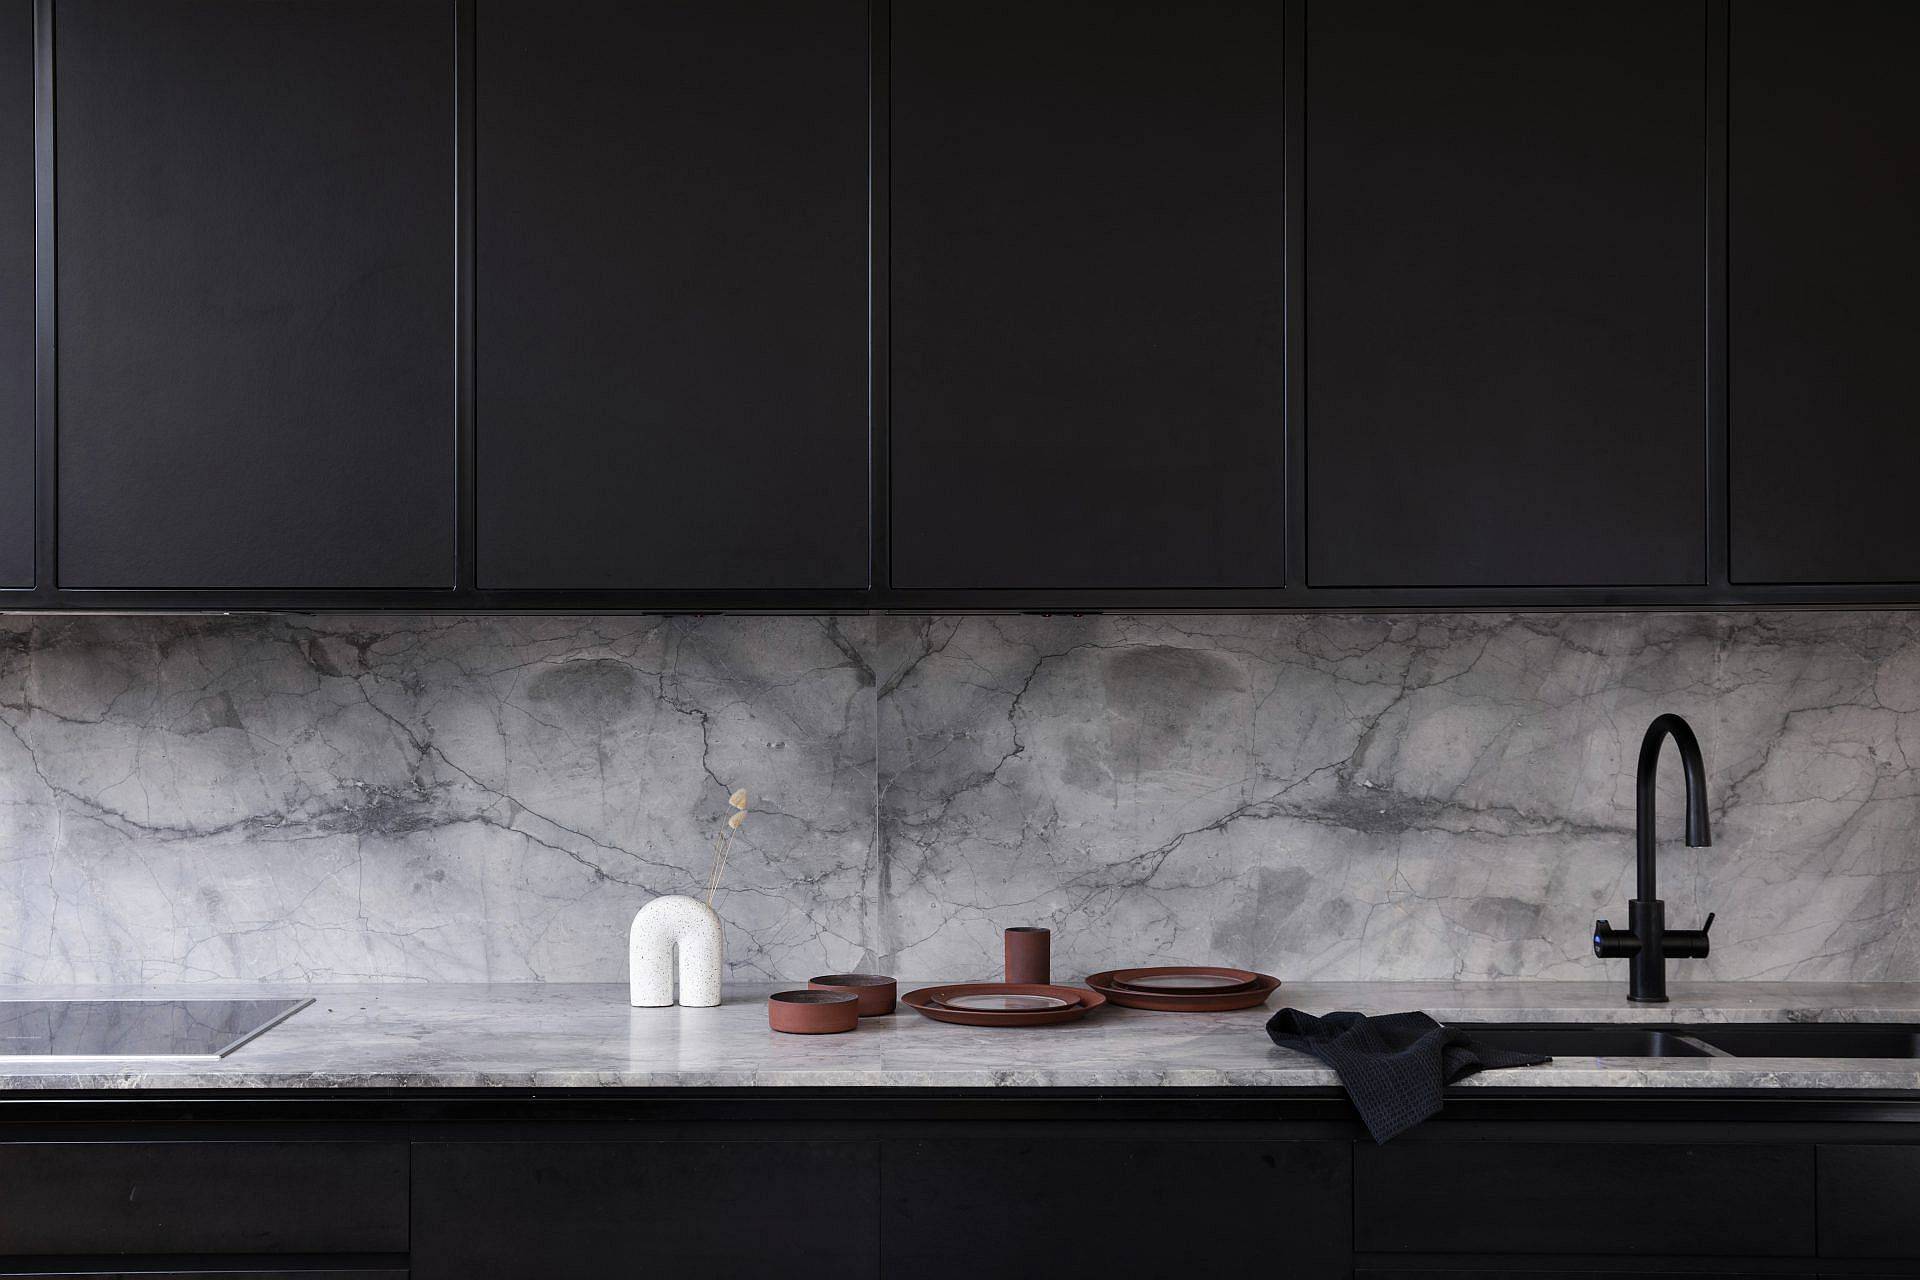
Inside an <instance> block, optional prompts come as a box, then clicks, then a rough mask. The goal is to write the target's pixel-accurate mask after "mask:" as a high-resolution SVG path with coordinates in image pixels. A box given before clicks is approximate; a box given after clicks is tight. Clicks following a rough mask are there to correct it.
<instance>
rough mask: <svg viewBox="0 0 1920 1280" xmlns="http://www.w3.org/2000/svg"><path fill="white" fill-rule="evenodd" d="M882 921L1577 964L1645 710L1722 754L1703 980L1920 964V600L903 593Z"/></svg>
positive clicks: (1060, 946)
mask: <svg viewBox="0 0 1920 1280" xmlns="http://www.w3.org/2000/svg"><path fill="white" fill-rule="evenodd" d="M877 626H878V633H877V644H878V647H879V651H880V657H879V659H878V661H877V662H876V673H877V675H878V677H879V681H880V684H879V691H880V692H879V699H878V702H879V742H878V752H879V761H880V797H881V840H882V845H881V849H880V853H879V859H878V861H879V866H880V881H881V883H882V884H883V885H884V886H885V887H886V890H887V891H886V892H885V893H884V894H882V895H879V897H878V907H879V913H880V914H879V919H878V926H879V932H878V934H877V936H875V937H874V938H872V939H870V940H869V942H868V945H869V947H870V948H871V949H873V950H875V951H876V952H878V953H879V954H880V955H881V956H883V957H884V958H885V959H884V961H883V962H884V963H888V964H890V965H891V967H892V969H893V971H895V972H902V973H922V972H939V973H969V974H986V973H991V972H992V971H993V966H994V965H995V964H996V963H997V960H996V955H997V951H998V945H999V944H998V929H999V927H1000V926H1001V925H1003V924H1009V923H1025V924H1039V925H1049V926H1052V927H1053V929H1054V930H1055V935H1056V939H1057V943H1056V957H1057V958H1059V959H1061V960H1063V961H1064V965H1063V967H1064V968H1065V969H1066V970H1067V971H1068V972H1073V973H1081V974H1084V973H1091V972H1095V971H1098V970H1101V969H1106V968H1112V967H1115V966H1118V965H1126V964H1149V963H1169V964H1182V963H1186V964H1193V963H1229V964H1236V965H1242V966H1246V967H1250V968H1255V969H1261V970H1264V971H1267V972H1272V973H1277V974H1280V975H1282V976H1283V977H1286V978H1289V979H1315V980H1319V979H1463V980H1472V979H1491V978H1506V977H1523V978H1548V979H1585V978H1599V977H1602V976H1607V975H1613V974H1616V973H1618V972H1619V971H1621V970H1622V968H1623V966H1622V965H1621V964H1620V963H1619V962H1605V961H1600V960H1597V959H1595V957H1594V956H1593V954H1592V950H1591V944H1590V938H1591V934H1592V924H1593V921H1594V919H1595V918H1596V917H1597V916H1610V917H1612V918H1613V919H1614V921H1615V923H1621V922H1622V920H1623V918H1624V916H1625V913H1626V902H1627V899H1628V898H1629V897H1631V896H1633V888H1634V871H1633V855H1632V847H1633V846H1632V840H1633V836H1632V833H1633V827H1634V786H1633V773H1634V763H1635V758H1636V756H1637V753H1638V750H1639V745H1640V738H1641V735H1642V733H1643V731H1644V730H1645V728H1646V726H1647V724H1648V722H1649V721H1650V720H1652V719H1653V717H1654V716H1655V715H1657V714H1659V713H1661V712H1666V711H1672V712H1678V713H1680V714H1682V715H1684V716H1686V717H1687V718H1688V719H1689V720H1690V721H1691V723H1692V724H1693V726H1694V728H1695V729H1696V731H1697V732H1698V734H1699V737H1700V740H1701V743H1702V745H1703V747H1704V750H1705V755H1706V761H1707V766H1708V768H1707V772H1708V786H1709V794H1710V801H1711V806H1710V812H1711V817H1712V822H1713V828H1714V831H1713V835H1714V843H1713V846H1712V847H1711V848H1708V849H1698V850H1693V849H1686V848H1684V847H1682V846H1681V843H1680V841H1679V838H1678V836H1679V831H1680V825H1679V814H1680V794H1679V788H1678V779H1679V770H1678V768H1677V766H1676V765H1675V763H1674V762H1673V760H1672V759H1671V755H1672V753H1671V752H1669V753H1668V755H1669V759H1668V760H1667V761H1666V762H1665V768H1664V770H1663V773H1662V777H1661V783H1660V790H1659V795H1660V805H1661V807H1662V813H1663V814H1664V820H1663V822H1662V824H1661V826H1660V828H1659V831H1660V833H1661V835H1662V841H1661V848H1660V857H1659V866H1660V873H1661V886H1660V887H1661V894H1662V896H1663V897H1664V898H1665V899H1666V901H1667V919H1668V920H1669V922H1671V923H1672V924H1674V925H1675V926H1677V927H1686V926H1695V925H1697V924H1698V923H1699V921H1700V920H1701V919H1702V918H1704V916H1705V915H1706V913H1707V912H1708V911H1717V912H1718V913H1719V919H1718V922H1717V924H1716V926H1715V931H1714V935H1713V952H1712V955H1711V957H1710V958H1708V959H1706V960H1704V961H1691V962H1681V963H1678V964H1676V965H1675V966H1674V968H1673V973H1674V974H1675V975H1677V976H1680V977H1685V978H1719V979H1734V978H1737V979H1801V980H1903V979H1916V978H1920V929H1916V928H1915V924H1916V921H1915V918H1914V916H1915V909H1916V903H1917V902H1920V892H1917V891H1920V838H1916V835H1915V832H1916V830H1920V773H1917V772H1916V770H1915V767H1914V766H1915V763H1916V761H1920V614H1916V613H1894V612H1880V613H1768V614H1644V613H1643V614H1603V613H1587V614H1422V615H1400V616H1393V615H1370V616H1364V617H1359V616H1348V617H1338V616H1327V615H1321V616H1312V617H1244V616H1215V617H1189V618H1179V617H1124V616H1103V617H1089V618H1078V619H1073V618H1057V617H1056V618H1036V617H964V618H885V619H880V620H879V621H878V623H877Z"/></svg>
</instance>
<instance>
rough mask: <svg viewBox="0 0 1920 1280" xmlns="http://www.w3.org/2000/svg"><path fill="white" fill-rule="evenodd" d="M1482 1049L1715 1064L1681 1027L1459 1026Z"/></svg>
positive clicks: (1583, 1025) (1607, 1025) (1709, 1052)
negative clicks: (1666, 1059) (1692, 1060)
mask: <svg viewBox="0 0 1920 1280" xmlns="http://www.w3.org/2000/svg"><path fill="white" fill-rule="evenodd" d="M1448 1025H1449V1026H1452V1027H1457V1028H1459V1029H1460V1030H1462V1031H1465V1032H1466V1033H1468V1034H1469V1035H1471V1036H1472V1037H1473V1038H1474V1039H1475V1040H1478V1041H1479V1042H1480V1043H1481V1044H1484V1045H1488V1046H1490V1047H1492V1048H1496V1049H1518V1050H1521V1051H1523V1052H1528V1053H1545V1054H1550V1055H1552V1056H1553V1057H1556V1058H1711V1057H1714V1056H1716V1055H1715V1054H1714V1052H1713V1050H1711V1049H1709V1048H1707V1046H1705V1045H1704V1044H1701V1043H1700V1042H1699V1041H1698V1040H1696V1039H1694V1038H1693V1037H1692V1036H1691V1035H1688V1034H1685V1033H1684V1031H1683V1029H1682V1028H1679V1027H1640V1026H1613V1025H1609V1024H1606V1023H1575V1022H1454V1023H1449V1024H1448Z"/></svg>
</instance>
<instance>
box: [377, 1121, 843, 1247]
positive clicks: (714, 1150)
mask: <svg viewBox="0 0 1920 1280" xmlns="http://www.w3.org/2000/svg"><path fill="white" fill-rule="evenodd" d="M879 1166H880V1153H879V1150H878V1147H877V1144H875V1143H873V1142H869V1141H861V1140H850V1141H838V1140H835V1139H830V1138H822V1139H811V1138H796V1139H791V1140H767V1141H757V1140H753V1139H737V1140H736V1139H717V1140H708V1141H698V1140H675V1139H657V1140H646V1139H640V1140H634V1141H608V1142H596V1141H583V1142H566V1141H554V1142H540V1141H532V1142H421V1143H419V1144H417V1145H416V1146H415V1147H414V1182H415V1192H414V1197H413V1221H414V1226H413V1254H412V1258H411V1263H412V1266H411V1271H412V1274H413V1277H414V1280H610V1278H611V1277H628V1276H645V1277H653V1276H671V1277H675V1278H676V1280H679V1278H682V1277H684V1278H685V1280H705V1277H709V1276H714V1277H720V1276H724V1277H735V1276H739V1277H761V1276H765V1277H768V1278H769V1280H772V1278H773V1277H778V1278H779V1280H811V1277H815V1276H819V1277H823V1278H830V1280H877V1277H878V1276H879V1275H880V1260H879V1256H878V1255H879V1230H878V1223H877V1221H876V1218H875V1213H876V1210H875V1201H876V1200H877V1199H878V1198H879V1192H880V1183H879Z"/></svg>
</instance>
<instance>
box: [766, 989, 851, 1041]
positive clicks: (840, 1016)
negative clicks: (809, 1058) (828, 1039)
mask: <svg viewBox="0 0 1920 1280" xmlns="http://www.w3.org/2000/svg"><path fill="white" fill-rule="evenodd" d="M859 1022H860V999H859V997H858V996H856V995H854V994H853V992H851V991H776V992H774V993H773V994H772V995H770V996H768V997H767V1025H768V1026H770V1027H772V1028H773V1029H774V1030H775V1031H785V1032H786V1033H788V1034H789V1035H796V1036H824V1035H831V1034H833V1033H834V1032H836V1031H851V1030H853V1029H854V1027H856V1026H857V1025H859Z"/></svg>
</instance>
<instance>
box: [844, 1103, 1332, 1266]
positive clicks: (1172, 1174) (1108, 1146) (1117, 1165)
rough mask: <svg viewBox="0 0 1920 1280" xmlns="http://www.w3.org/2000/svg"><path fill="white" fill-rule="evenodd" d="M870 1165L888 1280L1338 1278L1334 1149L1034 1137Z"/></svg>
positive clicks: (915, 1146) (914, 1151) (902, 1150)
mask: <svg viewBox="0 0 1920 1280" xmlns="http://www.w3.org/2000/svg"><path fill="white" fill-rule="evenodd" d="M884 1150H885V1156H884V1161H885V1163H884V1170H883V1174H882V1183H883V1186H884V1194H883V1200H882V1208H881V1215H882V1221H881V1240H882V1244H881V1251H882V1256H883V1257H884V1258H885V1259H886V1273H887V1274H888V1275H889V1276H894V1275H900V1276H916V1277H941V1276H967V1277H974V1276H990V1275H998V1276H1016V1275H1058V1276H1068V1275H1078V1276H1101V1277H1105V1278H1107V1280H1121V1278H1123V1277H1142V1278H1144V1277H1152V1276H1227V1275H1233V1276H1244V1275H1247V1274H1250V1273H1249V1271H1248V1268H1249V1267H1250V1266H1256V1265H1258V1264H1260V1263H1261V1261H1262V1259H1265V1260H1266V1261H1267V1262H1268V1263H1270V1264H1271V1266H1272V1268H1273V1271H1272V1274H1276V1275H1286V1276H1288V1277H1290V1280H1317V1278H1319V1277H1329V1278H1331V1277H1339V1276H1344V1275H1346V1274H1348V1271H1349V1269H1350V1267H1351V1253H1352V1240H1351V1235H1352V1217H1351V1211H1350V1201H1349V1191H1348V1185H1349V1181H1348V1179H1349V1166H1350V1163H1351V1158H1350V1154H1349V1148H1348V1146H1347V1144H1345V1143H1340V1142H1220V1141H1198V1142H1195V1141H1171V1142H1170V1141H1158V1140H1155V1141H1105V1142H1102V1141H1092V1142H1089V1141H1083V1140H1061V1139H1058V1138H1047V1137H1038V1136H1036V1137H1034V1138H1030V1139H1002V1140H996V1141H926V1142H889V1143H887V1144H885V1148H884ZM1130 1222H1132V1223H1135V1224H1137V1225H1138V1227H1139V1229H1129V1228H1128V1225H1127V1224H1128V1223H1130ZM1176 1222H1178V1223H1187V1224H1204V1226H1197V1225H1187V1226H1181V1227H1169V1226H1168V1225H1167V1224H1170V1223H1176ZM1155 1224H1158V1225H1155Z"/></svg>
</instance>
